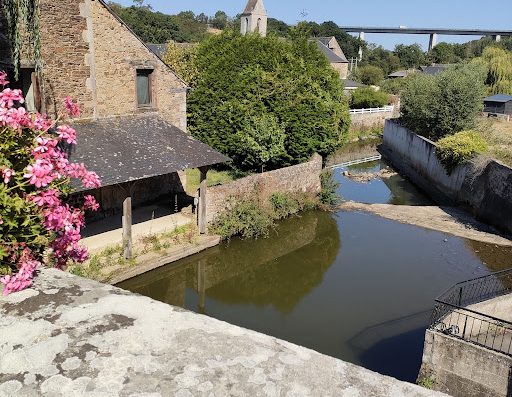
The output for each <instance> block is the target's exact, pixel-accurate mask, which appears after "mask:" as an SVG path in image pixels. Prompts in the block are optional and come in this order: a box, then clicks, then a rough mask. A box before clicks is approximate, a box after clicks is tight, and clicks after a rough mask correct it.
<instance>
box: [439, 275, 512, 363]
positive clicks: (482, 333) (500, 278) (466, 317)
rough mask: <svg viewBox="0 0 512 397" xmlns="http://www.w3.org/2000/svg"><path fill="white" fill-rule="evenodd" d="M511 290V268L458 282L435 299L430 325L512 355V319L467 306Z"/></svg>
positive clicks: (457, 336) (451, 334) (505, 293)
mask: <svg viewBox="0 0 512 397" xmlns="http://www.w3.org/2000/svg"><path fill="white" fill-rule="evenodd" d="M510 293H512V269H509V270H505V271H502V272H498V273H493V274H490V275H488V276H483V277H479V278H476V279H473V280H469V281H465V282H462V283H458V284H456V285H454V286H453V287H451V288H450V289H448V290H447V291H446V292H444V293H443V294H442V295H441V296H439V297H438V298H437V299H436V305H435V308H434V312H433V313H432V321H431V325H430V328H431V329H434V330H436V331H439V332H443V333H446V334H448V335H450V336H453V337H456V338H459V339H462V340H465V341H467V342H470V343H473V344H476V345H479V346H483V347H486V348H488V349H491V350H494V351H498V352H500V353H504V354H507V355H510V356H512V322H510V321H507V320H504V319H501V318H498V317H494V316H491V315H489V314H486V313H483V312H481V311H477V310H475V309H476V308H475V307H473V308H471V307H468V306H471V305H474V304H477V303H481V302H484V301H486V300H490V299H493V298H498V297H500V296H504V295H507V294H510Z"/></svg>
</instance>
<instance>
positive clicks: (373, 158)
mask: <svg viewBox="0 0 512 397" xmlns="http://www.w3.org/2000/svg"><path fill="white" fill-rule="evenodd" d="M381 159H382V155H380V154H377V155H375V156H370V157H365V158H363V159H356V160H350V161H345V162H344V163H340V164H335V165H331V166H329V167H327V168H331V169H336V168H345V167H349V166H351V165H357V164H363V163H369V162H370V161H378V160H381Z"/></svg>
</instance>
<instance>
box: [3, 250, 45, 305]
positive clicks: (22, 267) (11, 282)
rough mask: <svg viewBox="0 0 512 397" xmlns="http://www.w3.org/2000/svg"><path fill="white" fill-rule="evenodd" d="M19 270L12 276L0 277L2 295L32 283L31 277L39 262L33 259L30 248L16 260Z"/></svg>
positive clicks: (22, 288) (24, 287)
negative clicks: (2, 286) (2, 288)
mask: <svg viewBox="0 0 512 397" xmlns="http://www.w3.org/2000/svg"><path fill="white" fill-rule="evenodd" d="M18 266H19V270H18V273H16V274H15V275H13V276H5V277H2V278H0V283H2V284H4V291H3V294H4V295H9V294H11V293H13V292H17V291H22V290H24V289H26V288H28V287H30V286H31V285H32V278H33V277H34V273H35V271H36V270H37V268H38V267H39V266H41V262H39V261H37V260H35V259H34V258H33V255H32V253H31V251H30V250H28V249H27V250H25V251H24V252H23V254H22V255H21V258H20V259H19V262H18Z"/></svg>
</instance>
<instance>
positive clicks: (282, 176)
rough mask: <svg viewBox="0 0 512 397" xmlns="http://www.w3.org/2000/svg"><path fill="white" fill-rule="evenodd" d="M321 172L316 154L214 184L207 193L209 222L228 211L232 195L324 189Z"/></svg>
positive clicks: (320, 161) (263, 195)
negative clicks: (291, 162)
mask: <svg viewBox="0 0 512 397" xmlns="http://www.w3.org/2000/svg"><path fill="white" fill-rule="evenodd" d="M321 172H322V157H321V156H320V155H318V154H315V155H314V156H313V157H312V158H311V160H310V161H309V162H307V163H303V164H298V165H294V166H291V167H286V168H281V169H279V170H275V171H269V172H264V173H262V174H256V175H251V176H248V177H246V178H242V179H239V180H236V181H234V182H230V183H227V184H225V185H220V186H214V187H211V188H209V189H208V194H207V196H206V214H207V215H206V217H207V221H208V222H212V221H213V220H214V219H215V216H216V215H218V214H220V213H222V212H223V211H225V210H226V208H227V205H228V198H229V197H244V196H250V195H252V194H254V192H255V191H257V193H258V195H259V197H261V198H262V199H266V198H268V197H270V196H271V195H272V193H274V192H286V193H298V192H304V193H306V192H309V193H317V192H319V191H320V188H321V186H320V173H321Z"/></svg>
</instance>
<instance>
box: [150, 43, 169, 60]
mask: <svg viewBox="0 0 512 397" xmlns="http://www.w3.org/2000/svg"><path fill="white" fill-rule="evenodd" d="M147 46H148V48H149V49H150V50H151V51H152V52H153V53H154V54H155V55H156V56H157V57H158V58H160V59H162V57H163V56H164V55H165V53H166V52H167V44H147Z"/></svg>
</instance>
